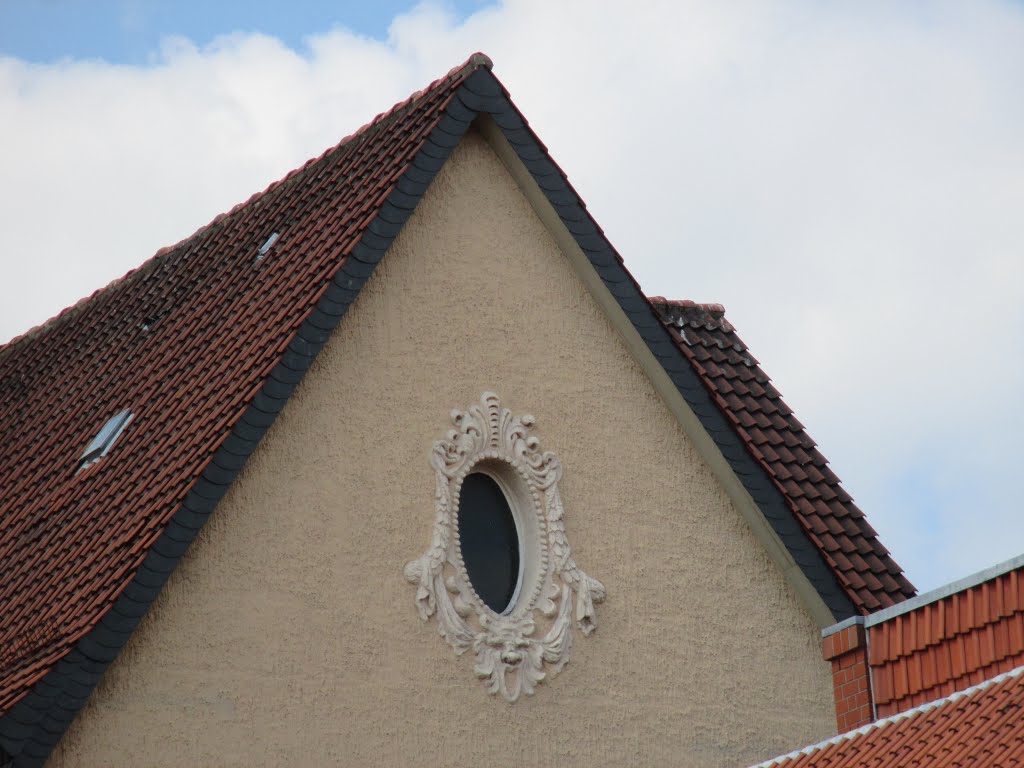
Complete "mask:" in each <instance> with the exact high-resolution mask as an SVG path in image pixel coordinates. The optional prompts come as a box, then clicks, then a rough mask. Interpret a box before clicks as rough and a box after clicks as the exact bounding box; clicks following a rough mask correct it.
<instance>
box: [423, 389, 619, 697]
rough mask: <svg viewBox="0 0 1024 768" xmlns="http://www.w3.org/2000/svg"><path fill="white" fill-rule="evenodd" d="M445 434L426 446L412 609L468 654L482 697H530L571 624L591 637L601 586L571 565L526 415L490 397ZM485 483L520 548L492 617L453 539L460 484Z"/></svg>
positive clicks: (561, 654)
mask: <svg viewBox="0 0 1024 768" xmlns="http://www.w3.org/2000/svg"><path fill="white" fill-rule="evenodd" d="M451 421H452V425H453V427H454V428H452V429H449V430H448V432H447V434H446V435H445V436H444V438H443V439H441V440H438V441H437V442H435V443H434V447H433V450H432V451H431V455H430V462H431V465H432V466H433V467H434V470H435V477H436V488H435V498H436V517H435V521H434V526H433V532H432V537H431V544H430V548H429V549H428V550H427V551H426V552H425V553H424V554H423V555H422V556H420V557H419V558H418V559H416V560H413V561H411V562H409V563H408V564H406V566H405V576H406V578H407V579H408V580H409V581H410V582H412V583H413V584H416V585H417V588H416V607H417V609H418V610H419V614H420V617H421V618H422V619H423V620H424V621H427V620H428V619H429V618H430V617H431V616H433V615H434V614H435V613H436V614H437V623H438V631H439V632H440V634H441V635H442V636H443V637H444V638H445V639H446V640H447V641H448V643H449V644H450V645H451V646H452V648H453V649H454V650H455V653H456V654H459V655H461V654H463V653H465V652H466V651H467V650H469V649H470V648H472V649H473V651H474V653H475V656H476V660H475V665H474V671H475V672H476V675H477V677H479V678H481V679H482V680H483V681H484V683H485V685H486V687H487V689H488V691H489V692H490V693H500V694H501V695H502V696H503V697H504V698H505V699H506V700H508V701H510V702H511V701H516V700H517V699H518V698H519V696H520V694H523V693H525V694H528V695H529V694H532V693H533V691H534V687H535V685H536V684H537V683H539V682H541V681H542V680H544V679H545V678H546V677H548V676H553V675H555V674H557V673H558V672H559V671H561V669H562V668H563V667H564V666H565V665H566V663H568V661H569V651H570V649H571V647H572V625H573V624H574V623H575V625H576V626H577V627H578V628H579V630H580V631H581V632H582V633H583V634H584V635H589V634H590V633H591V632H593V630H594V628H595V626H596V624H595V619H596V616H595V611H594V604H595V603H599V602H601V601H602V600H603V599H604V596H605V590H604V586H603V585H602V584H601V582H599V581H598V580H597V579H594V578H591V577H590V576H588V575H587V574H586V573H584V572H583V571H582V570H581V569H580V568H579V567H578V566H577V565H576V562H575V561H574V560H573V557H572V554H571V552H570V549H569V542H568V539H567V538H566V532H565V521H564V515H565V510H564V508H563V506H562V500H561V496H560V495H559V490H558V482H559V480H560V479H561V476H562V466H561V464H560V462H559V461H558V457H557V456H555V454H554V453H552V452H551V451H542V450H541V448H540V441H539V440H538V439H537V437H536V436H534V435H533V434H531V428H532V427H533V425H534V418H533V417H532V416H528V415H523V416H513V415H512V413H511V411H509V410H508V409H507V408H503V407H502V406H501V403H500V401H499V399H498V396H497V395H496V394H494V393H493V392H485V393H483V395H481V397H480V403H479V404H478V405H473V406H471V407H470V408H468V409H467V410H465V411H460V410H454V411H452V414H451ZM474 473H479V474H483V475H486V476H487V477H489V478H491V479H492V480H494V482H495V483H497V485H498V486H499V487H500V488H501V490H502V492H503V493H504V495H505V498H506V500H507V501H508V507H509V508H510V510H511V514H512V515H513V517H514V519H515V531H516V537H517V539H518V546H519V558H518V562H519V566H518V574H517V582H516V589H515V591H514V593H513V594H512V598H511V601H510V603H509V604H508V606H507V607H506V608H505V609H504V610H502V611H496V610H495V609H494V608H492V607H491V606H489V605H487V603H485V602H484V600H482V599H481V598H480V596H479V595H478V594H477V591H476V590H475V589H474V586H473V582H472V580H471V578H470V575H469V573H468V572H467V570H466V565H465V562H464V557H463V551H462V549H463V545H462V543H461V542H460V535H459V519H460V516H459V512H460V510H459V499H460V490H461V488H462V485H463V482H464V480H465V478H466V477H467V476H468V475H470V474H474Z"/></svg>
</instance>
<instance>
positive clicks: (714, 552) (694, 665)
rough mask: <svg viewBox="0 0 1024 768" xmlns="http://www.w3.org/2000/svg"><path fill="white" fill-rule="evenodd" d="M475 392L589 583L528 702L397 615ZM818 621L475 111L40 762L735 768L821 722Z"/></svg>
mask: <svg viewBox="0 0 1024 768" xmlns="http://www.w3.org/2000/svg"><path fill="white" fill-rule="evenodd" d="M488 389H491V390H494V391H496V392H498V393H499V394H500V395H501V397H502V400H503V403H504V404H505V405H507V406H508V407H510V408H512V409H513V411H514V412H516V413H523V412H529V413H532V414H534V415H535V416H536V417H537V419H538V430H539V433H540V435H541V437H542V440H543V444H544V445H545V447H547V448H549V449H551V450H554V451H556V452H557V453H558V454H559V456H560V458H561V460H562V464H563V466H564V468H565V473H564V478H563V481H562V486H561V488H562V497H563V500H564V502H565V506H566V522H567V528H568V533H569V538H570V542H571V544H572V546H573V550H574V554H575V556H576V560H577V562H578V563H579V564H580V566H581V567H582V568H583V569H585V570H586V571H587V572H588V573H590V574H591V575H593V576H594V577H595V578H598V579H600V580H601V581H602V582H603V583H604V584H605V586H606V587H607V590H608V599H607V600H606V601H605V602H604V603H603V604H601V605H599V606H598V628H597V631H596V632H595V633H594V634H593V635H592V636H590V637H588V638H584V637H582V636H580V635H579V634H578V633H577V634H576V637H575V641H574V644H573V651H572V660H571V662H570V664H569V666H568V667H566V669H565V670H564V671H563V672H562V674H561V675H559V676H558V677H556V678H554V679H552V680H550V681H548V682H546V683H543V684H542V685H541V686H539V688H538V690H537V693H536V695H535V696H533V697H532V698H527V699H524V700H522V701H520V702H518V703H516V704H514V705H509V704H507V703H505V702H504V701H502V700H500V699H497V698H493V697H490V696H488V695H487V693H486V692H485V690H484V687H483V686H482V685H481V684H480V683H479V682H478V681H477V680H476V679H475V678H474V676H473V673H472V659H471V658H470V656H469V655H467V656H465V657H462V658H458V657H456V656H455V655H454V653H453V652H452V650H451V649H450V648H449V646H448V645H447V644H446V643H445V642H444V640H443V639H442V638H441V637H439V636H438V634H437V625H436V622H434V621H431V622H430V623H427V624H424V623H422V622H421V621H420V620H419V618H418V616H417V614H416V610H415V607H414V604H413V595H414V588H413V586H412V585H410V584H408V583H407V582H406V581H405V580H404V578H403V575H402V568H403V566H404V564H405V563H406V561H408V560H410V559H412V558H414V557H416V556H418V555H419V554H420V553H421V552H422V551H423V550H424V549H425V547H426V546H427V544H428V543H429V536H430V529H431V525H432V523H433V518H434V510H433V492H434V479H433V474H432V470H431V468H430V466H429V464H428V461H427V456H428V452H429V449H430V446H431V444H432V442H433V440H434V439H436V438H437V437H440V436H441V435H442V434H443V433H444V431H445V430H446V429H447V428H448V414H449V411H450V410H451V409H452V408H453V407H460V408H463V407H466V406H468V405H470V404H472V403H475V402H476V401H477V400H478V398H479V396H480V393H481V392H482V391H484V390H488ZM831 689H832V683H831V673H830V669H829V666H828V665H827V664H826V663H825V662H824V661H823V660H822V658H821V652H820V642H819V638H818V631H817V628H816V626H815V625H814V623H813V622H812V620H811V618H810V617H809V615H808V614H807V613H806V611H805V610H804V609H803V607H802V606H801V605H800V603H799V601H798V599H797V597H796V596H795V594H794V593H793V591H792V589H791V588H790V587H789V586H788V585H787V584H786V582H785V581H784V579H783V577H782V576H781V575H780V574H779V573H778V571H777V569H776V567H775V566H774V565H773V563H772V562H771V561H770V560H769V558H768V557H767V555H765V554H764V552H763V550H762V548H761V546H760V545H759V544H758V542H757V541H756V540H755V538H754V536H753V534H752V533H751V532H750V531H749V529H748V528H747V526H746V524H745V523H744V522H743V520H742V519H741V517H740V514H739V513H738V512H737V511H736V510H735V509H734V508H733V507H732V505H731V502H730V501H729V499H728V497H727V496H726V494H725V492H724V491H723V490H722V489H721V487H720V486H719V485H718V483H717V482H716V481H715V480H714V478H713V476H712V474H711V471H710V470H709V469H708V467H707V465H706V464H705V463H704V462H703V460H702V459H701V458H700V457H699V456H698V455H697V453H696V451H695V449H694V447H693V445H692V443H691V442H690V441H689V439H688V438H687V437H686V435H685V434H684V433H683V431H682V429H681V428H680V427H679V426H678V423H677V422H676V421H675V420H674V419H673V418H672V416H671V415H670V413H669V411H668V410H667V408H666V406H665V405H664V403H663V402H662V401H661V400H660V399H659V397H658V395H657V394H656V393H655V390H654V388H653V387H652V385H651V384H650V382H649V381H648V380H647V379H646V378H645V377H644V375H643V373H642V372H641V370H640V368H639V367H638V365H637V364H636V362H635V361H634V359H633V358H632V357H631V356H630V355H629V353H628V352H627V350H626V348H625V347H624V345H623V344H622V343H621V342H620V340H619V339H618V337H617V336H616V335H615V332H614V331H613V329H612V327H611V325H610V324H609V322H608V320H607V319H606V317H605V316H604V315H603V314H602V312H601V311H600V310H599V309H598V307H597V305H596V304H595V303H594V301H593V299H592V298H591V297H590V295H589V294H588V293H587V292H586V289H585V288H584V287H583V286H582V284H581V283H580V282H579V280H578V279H577V277H576V275H575V273H574V272H573V268H572V267H571V265H570V264H569V262H568V260H567V259H566V258H565V257H564V256H563V255H562V254H561V253H560V252H559V251H558V249H557V247H556V246H555V244H554V241H553V240H552V238H551V237H550V235H549V234H548V232H547V231H546V230H545V228H544V226H543V225H542V224H541V222H540V221H539V220H538V219H537V218H536V217H535V216H534V215H533V212H532V210H531V209H530V207H529V204H528V203H527V201H526V200H525V198H524V197H523V196H522V194H521V193H520V191H519V190H518V188H517V187H516V186H515V183H514V182H513V181H512V179H511V178H510V176H509V175H508V173H507V171H506V170H505V168H504V166H503V165H502V164H501V161H500V160H498V158H497V157H496V156H495V155H494V154H493V153H492V152H491V150H490V149H489V147H488V146H487V144H486V143H485V141H484V140H483V139H482V138H481V137H480V136H479V135H477V134H470V135H469V136H468V137H467V138H466V139H465V140H464V142H463V143H462V145H460V147H459V148H457V149H456V151H455V153H454V155H453V156H452V158H451V159H450V160H449V162H448V163H447V164H446V166H445V168H443V169H442V171H441V173H440V174H439V175H438V177H437V179H436V180H435V182H434V184H433V186H432V187H431V189H430V190H429V191H428V193H427V195H426V196H425V198H424V199H423V201H422V202H421V204H420V206H419V208H418V209H417V211H416V213H415V214H414V215H413V217H412V218H411V219H410V221H409V222H408V224H407V225H406V227H405V229H404V230H403V232H402V234H401V235H400V237H399V238H398V240H397V241H396V242H395V244H394V246H393V247H392V249H391V251H390V252H389V253H388V254H387V255H386V256H385V258H384V261H383V262H382V264H381V265H380V267H379V268H378V270H377V272H376V273H375V274H374V276H373V278H372V279H371V280H370V282H369V283H368V285H367V286H366V288H365V289H364V291H363V293H362V295H361V296H360V297H359V298H358V300H357V301H356V303H355V305H354V306H353V308H352V309H351V311H350V312H349V314H348V316H346V317H345V318H344V320H343V321H342V323H341V326H340V327H339V329H338V330H337V331H336V333H335V335H334V337H333V338H332V339H331V341H330V343H329V344H328V346H327V348H326V349H325V350H324V351H323V353H322V354H321V356H320V357H319V358H318V360H317V363H316V365H315V366H314V367H313V369H311V371H310V372H309V374H308V375H307V377H306V379H305V380H304V382H303V383H302V385H301V386H300V388H299V389H298V391H297V392H296V394H295V396H294V397H293V399H292V401H291V402H289V403H288V405H287V406H286V407H285V409H284V411H283V413H282V414H281V416H280V417H279V419H278V421H277V423H276V424H275V425H274V427H273V428H272V429H271V431H270V432H269V433H268V435H267V437H266V439H265V440H264V442H263V444H262V445H261V446H260V448H259V449H258V450H257V452H256V453H255V454H254V455H253V457H252V459H251V460H250V462H249V464H248V466H247V467H246V468H245V470H244V471H243V473H242V475H241V476H240V478H239V479H238V481H237V482H236V484H235V486H234V487H233V488H232V489H231V491H230V492H229V494H228V496H227V497H226V498H225V499H224V501H223V502H222V504H221V505H220V507H219V508H218V509H217V510H216V512H215V513H214V515H213V516H212V518H211V519H210V522H209V523H208V524H207V526H206V528H205V529H204V530H203V531H202V533H201V534H200V536H199V538H198V539H197V540H196V542H195V543H194V544H193V546H192V548H191V550H190V551H189V552H188V553H187V555H186V556H185V558H184V559H183V561H182V563H181V565H180V566H179V567H178V569H177V571H176V572H175V573H174V574H173V576H172V577H171V580H170V582H169V583H168V585H167V587H166V589H165V590H164V592H163V594H162V595H161V597H160V598H159V599H158V601H157V602H156V603H155V604H154V606H153V608H152V610H151V611H150V613H149V615H148V616H147V617H146V619H145V620H144V621H143V623H142V625H141V626H140V627H139V629H138V630H137V631H136V633H135V635H134V636H133V638H132V639H131V641H130V642H129V644H128V645H127V647H126V648H125V649H124V651H123V652H122V654H121V656H120V657H119V658H118V660H117V661H116V662H115V663H114V664H113V665H112V667H111V668H110V670H109V671H108V673H107V675H106V677H105V678H104V680H103V681H102V682H101V684H100V686H99V688H98V689H97V690H96V692H95V693H94V695H93V696H92V698H91V700H90V702H89V703H88V705H87V706H86V707H85V709H84V710H83V711H82V713H81V714H80V716H79V717H78V719H77V720H76V721H75V723H74V724H73V725H72V727H71V728H70V730H69V731H68V733H67V734H66V736H65V738H64V739H63V741H62V742H61V744H60V745H59V746H58V748H57V750H56V751H55V753H54V756H53V758H52V759H51V761H50V764H51V765H54V766H79V765H83V766H84V765H88V766H103V765H168V766H171V765H174V766H178V765H239V766H241V765H244V766H254V765H409V764H412V763H414V762H421V761H422V762H423V763H424V764H427V765H469V764H482V763H491V764H495V765H511V764H521V765H540V764H544V765H554V764H557V765H563V766H569V765H590V766H594V765H608V766H612V765H616V766H618V765H624V764H645V765H681V766H736V765H746V764H749V763H750V762H753V761H754V760H755V759H761V758H766V757H770V756H772V755H775V754H778V753H781V752H783V751H786V750H788V749H790V748H793V747H797V746H801V745H803V744H806V743H810V742H814V741H817V740H820V739H822V738H824V737H827V736H829V735H831V734H832V733H834V710H833V702H832V691H831Z"/></svg>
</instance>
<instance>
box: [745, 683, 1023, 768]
mask: <svg viewBox="0 0 1024 768" xmlns="http://www.w3.org/2000/svg"><path fill="white" fill-rule="evenodd" d="M1022 714H1024V667H1019V668H1017V669H1015V670H1013V671H1011V672H1009V673H1006V674H1003V675H1000V676H998V677H996V678H994V679H992V680H988V681H986V682H984V683H982V684H980V685H977V686H975V687H973V688H968V689H967V690H964V691H961V692H959V693H955V694H953V695H951V696H949V697H947V698H945V699H940V700H939V701H935V702H932V703H930V704H925V705H923V706H921V707H918V708H916V709H913V710H910V711H908V712H904V713H902V714H899V715H895V716H893V717H890V718H886V719H883V720H879V721H876V722H874V723H872V724H871V725H867V726H864V727H863V728H859V729H857V730H855V731H850V732H849V733H846V734H843V735H841V736H837V737H835V738H833V739H829V740H828V741H824V742H821V743H820V744H814V745H812V746H809V747H805V748H804V749H801V750H798V751H796V752H790V753H789V754H787V755H783V756H781V757H777V758H775V759H773V760H769V761H767V762H764V763H760V764H759V765H758V766H756V767H755V768H769V766H785V768H840V767H841V768H858V767H859V766H872V768H875V767H877V768H884V767H885V766H893V768H897V767H898V768H902V767H903V766H928V768H946V766H958V768H967V767H968V766H985V768H990V767H991V766H1000V767H1001V768H1009V767H1010V766H1019V765H1024V729H1022V728H1021V716H1022Z"/></svg>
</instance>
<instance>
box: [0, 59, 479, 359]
mask: <svg viewBox="0 0 1024 768" xmlns="http://www.w3.org/2000/svg"><path fill="white" fill-rule="evenodd" d="M493 66H494V62H493V61H492V60H491V58H490V57H489V56H488V55H487V54H485V53H482V52H480V51H476V52H475V53H472V54H470V56H469V57H468V58H467V59H466V60H465V61H463V62H462V63H461V64H458V65H456V66H454V67H452V68H451V69H450V70H448V72H447V73H445V74H444V75H442V76H441V77H438V78H436V79H434V80H433V81H431V82H430V83H429V84H428V85H426V86H424V87H423V88H421V89H420V90H418V91H415V92H414V93H412V94H410V95H409V96H407V97H406V98H405V99H403V100H402V101H400V102H398V103H397V104H395V105H394V106H392V107H391V108H390V109H388V110H386V111H384V112H380V113H378V114H377V115H376V116H375V117H373V118H372V119H371V120H369V121H368V122H366V123H364V124H363V125H361V126H360V127H359V128H357V129H356V130H355V131H353V132H352V133H350V134H348V135H346V136H344V137H343V138H342V139H341V140H339V141H338V142H337V143H336V144H334V145H333V146H330V147H328V148H327V149H326V150H324V151H323V152H321V153H320V154H319V155H317V156H315V157H311V158H309V159H308V160H306V161H305V162H304V163H303V164H302V165H300V166H299V167H297V168H293V169H292V170H290V171H288V173H286V174H285V175H284V176H283V177H281V178H279V179H276V180H275V181H272V182H271V183H270V184H268V185H267V186H266V187H265V188H264V189H263V190H262V191H260V192H255V193H253V194H252V195H250V196H249V197H248V198H246V199H245V200H243V201H241V202H239V203H236V204H235V205H234V206H232V207H231V208H230V209H229V210H227V211H225V212H222V213H218V214H217V215H216V216H214V217H213V218H212V219H211V220H210V221H208V222H207V223H206V224H203V225H202V226H200V227H199V228H198V229H196V230H195V231H193V232H192V233H191V234H189V235H186V236H185V237H183V238H182V239H181V240H179V241H178V242H176V243H174V244H173V245H165V246H162V247H160V248H158V249H157V251H156V252H155V253H154V254H153V255H152V256H150V257H149V258H148V259H146V260H145V261H144V262H143V263H142V264H140V265H139V266H137V267H133V268H132V269H130V270H128V271H127V272H125V273H124V274H123V275H121V276H120V277H116V278H114V279H113V280H111V281H110V282H109V283H107V284H106V285H104V286H103V287H102V288H97V289H96V290H94V291H93V292H92V293H90V294H88V295H86V296H83V297H82V298H80V299H79V300H78V301H76V302H75V303H74V304H71V305H69V306H67V307H65V308H64V309H62V310H60V311H59V312H58V313H57V314H55V315H53V316H52V317H50V318H48V319H47V320H44V321H43V322H42V323H40V324H39V325H35V326H32V327H31V328H29V329H28V330H26V331H25V332H24V333H21V334H19V335H17V336H14V337H13V338H11V339H9V340H8V341H6V342H3V343H0V360H3V358H5V357H6V356H7V355H8V353H10V352H11V350H13V349H15V348H16V347H20V346H21V345H22V344H23V343H24V342H26V341H27V340H29V339H34V338H36V337H38V336H40V335H41V334H43V333H46V332H48V331H50V330H52V329H54V328H56V327H58V326H59V325H61V324H63V323H64V322H65V321H67V320H68V319H70V318H72V317H74V316H76V315H78V313H79V312H81V311H82V310H83V309H84V308H85V306H86V305H87V304H89V303H90V302H92V301H93V300H96V299H99V298H100V297H101V296H102V295H106V294H107V293H108V292H109V291H112V290H113V289H114V288H115V287H117V286H119V285H122V284H124V283H126V282H127V281H128V280H130V279H132V278H135V277H137V276H139V275H140V274H142V273H148V272H149V271H150V270H152V269H153V268H155V267H156V265H158V264H162V263H163V260H164V257H167V256H168V255H169V254H171V253H174V252H175V251H177V250H179V249H180V248H181V247H182V246H184V245H185V244H186V243H188V242H190V241H192V240H194V239H195V238H196V237H198V236H199V235H201V234H203V233H204V232H207V231H209V230H211V229H213V228H214V227H216V226H217V225H218V224H220V223H221V222H223V221H224V220H226V219H228V218H229V217H231V216H234V215H235V214H237V213H238V212H239V211H242V210H244V209H246V208H248V207H249V206H250V205H253V204H254V203H256V202H258V201H260V200H262V199H263V198H265V197H266V196H267V195H269V194H271V193H273V192H275V191H277V190H278V189H280V188H282V187H284V186H285V185H286V184H288V183H290V182H292V181H294V180H295V179H297V178H299V177H300V176H301V175H302V174H304V173H305V172H306V171H308V170H309V169H310V168H311V167H313V166H315V165H317V164H318V163H320V162H321V161H323V160H325V159H327V158H328V157H329V156H331V155H333V154H334V153H336V152H338V151H339V150H341V149H345V148H348V147H351V146H355V144H356V143H357V141H358V140H362V139H364V138H366V137H368V136H370V135H372V133H373V132H375V131H376V130H377V129H379V128H381V127H383V126H384V125H386V124H388V122H389V121H390V120H392V119H394V118H397V117H398V116H399V115H400V114H401V113H402V112H403V111H404V110H406V109H407V108H408V107H411V106H412V105H413V104H414V103H416V102H417V101H418V100H419V99H421V98H423V97H424V96H425V95H426V94H427V93H429V92H430V91H433V90H434V89H436V88H439V87H440V86H442V85H446V84H448V83H450V82H453V81H455V80H459V79H465V78H467V77H469V75H471V74H472V73H473V72H474V71H476V70H477V69H479V68H485V69H488V70H490V69H492V68H493Z"/></svg>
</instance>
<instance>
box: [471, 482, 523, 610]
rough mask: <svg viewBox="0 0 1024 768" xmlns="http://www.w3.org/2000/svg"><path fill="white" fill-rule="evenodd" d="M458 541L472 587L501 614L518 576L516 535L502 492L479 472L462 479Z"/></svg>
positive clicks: (513, 522)
mask: <svg viewBox="0 0 1024 768" xmlns="http://www.w3.org/2000/svg"><path fill="white" fill-rule="evenodd" d="M459 541H460V543H461V545H462V562H464V563H465V564H466V572H467V573H468V574H469V580H470V582H471V583H472V584H473V589H475V590H476V593H477V594H478V595H479V596H480V599H481V600H483V601H484V602H485V603H486V604H487V605H488V607H490V609H491V610H493V611H495V612H496V613H501V612H502V611H504V610H505V609H506V608H508V605H509V603H510V602H511V601H512V594H513V593H514V592H515V590H516V582H517V581H518V579H519V537H518V536H517V535H516V522H515V519H514V518H513V517H512V510H511V509H510V508H509V506H508V500H507V499H506V498H505V494H504V493H502V491H501V488H499V487H498V484H497V483H496V482H494V480H492V479H491V478H490V477H488V476H487V475H484V474H480V473H479V472H473V473H470V474H468V475H466V479H465V480H463V481H462V490H461V491H460V493H459Z"/></svg>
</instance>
